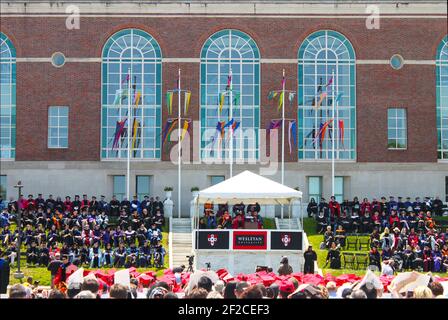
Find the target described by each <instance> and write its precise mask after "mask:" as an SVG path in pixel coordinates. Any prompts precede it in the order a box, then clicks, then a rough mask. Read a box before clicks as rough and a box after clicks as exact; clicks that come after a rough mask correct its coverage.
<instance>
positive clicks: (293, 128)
mask: <svg viewBox="0 0 448 320" xmlns="http://www.w3.org/2000/svg"><path fill="white" fill-rule="evenodd" d="M291 134H292V140H293V143H294V146H296V147H297V122H296V121H295V120H294V121H293V122H292V126H291Z"/></svg>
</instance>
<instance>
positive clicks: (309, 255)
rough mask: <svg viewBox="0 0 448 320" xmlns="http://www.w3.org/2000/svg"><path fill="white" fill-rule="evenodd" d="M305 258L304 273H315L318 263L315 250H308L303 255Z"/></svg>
mask: <svg viewBox="0 0 448 320" xmlns="http://www.w3.org/2000/svg"><path fill="white" fill-rule="evenodd" d="M303 257H304V258H305V265H304V270H303V273H305V274H307V273H314V262H315V261H317V254H316V252H315V251H314V250H311V251H309V250H306V251H305V252H304V253H303Z"/></svg>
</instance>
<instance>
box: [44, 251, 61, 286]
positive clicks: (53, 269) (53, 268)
mask: <svg viewBox="0 0 448 320" xmlns="http://www.w3.org/2000/svg"><path fill="white" fill-rule="evenodd" d="M61 265H62V261H61V254H60V253H59V252H57V253H56V254H55V257H54V259H53V260H52V261H51V262H50V263H49V264H48V267H47V270H48V271H50V275H51V288H54V278H55V277H56V275H57V273H58V270H59V267H60V266H61Z"/></svg>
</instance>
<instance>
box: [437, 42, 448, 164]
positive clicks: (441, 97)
mask: <svg viewBox="0 0 448 320" xmlns="http://www.w3.org/2000/svg"><path fill="white" fill-rule="evenodd" d="M436 77H437V78H436V99H437V104H436V105H437V137H438V139H437V141H438V147H437V149H438V150H437V154H438V158H439V159H440V160H448V36H445V38H443V40H442V42H440V44H439V47H438V49H437V58H436Z"/></svg>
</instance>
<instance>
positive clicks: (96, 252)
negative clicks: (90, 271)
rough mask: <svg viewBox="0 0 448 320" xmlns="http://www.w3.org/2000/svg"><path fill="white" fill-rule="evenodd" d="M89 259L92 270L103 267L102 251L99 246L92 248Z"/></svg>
mask: <svg viewBox="0 0 448 320" xmlns="http://www.w3.org/2000/svg"><path fill="white" fill-rule="evenodd" d="M89 258H90V268H100V267H101V261H102V251H101V249H100V247H99V246H94V247H92V248H90V253H89Z"/></svg>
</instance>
